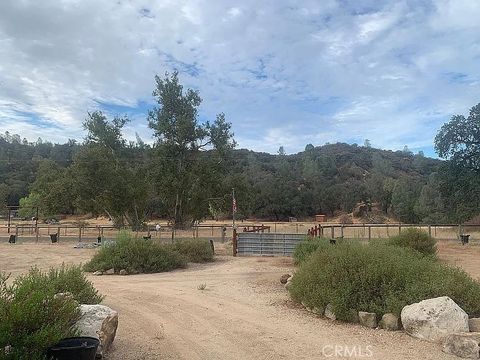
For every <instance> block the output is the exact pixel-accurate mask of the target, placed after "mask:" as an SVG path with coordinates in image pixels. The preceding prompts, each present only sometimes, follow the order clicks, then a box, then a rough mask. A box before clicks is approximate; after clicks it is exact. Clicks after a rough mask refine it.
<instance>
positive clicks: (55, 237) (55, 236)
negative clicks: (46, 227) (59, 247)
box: [50, 234, 58, 244]
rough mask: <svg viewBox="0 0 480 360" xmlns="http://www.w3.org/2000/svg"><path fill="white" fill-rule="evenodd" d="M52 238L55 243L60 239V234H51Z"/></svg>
mask: <svg viewBox="0 0 480 360" xmlns="http://www.w3.org/2000/svg"><path fill="white" fill-rule="evenodd" d="M50 240H51V241H52V244H53V243H56V242H57V241H58V234H50Z"/></svg>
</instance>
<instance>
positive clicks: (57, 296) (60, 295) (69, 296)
mask: <svg viewBox="0 0 480 360" xmlns="http://www.w3.org/2000/svg"><path fill="white" fill-rule="evenodd" d="M53 298H54V299H55V300H61V301H66V300H68V301H72V300H74V299H73V295H72V293H71V292H68V291H67V292H63V293H58V294H55V295H53Z"/></svg>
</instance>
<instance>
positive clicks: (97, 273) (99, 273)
mask: <svg viewBox="0 0 480 360" xmlns="http://www.w3.org/2000/svg"><path fill="white" fill-rule="evenodd" d="M92 275H95V276H100V275H103V271H100V270H98V271H95V272H94V273H93V274H92Z"/></svg>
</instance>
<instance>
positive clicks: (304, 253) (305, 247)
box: [293, 238, 331, 265]
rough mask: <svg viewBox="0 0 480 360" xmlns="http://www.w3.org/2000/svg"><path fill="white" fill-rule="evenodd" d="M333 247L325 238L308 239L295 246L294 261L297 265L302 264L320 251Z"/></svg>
mask: <svg viewBox="0 0 480 360" xmlns="http://www.w3.org/2000/svg"><path fill="white" fill-rule="evenodd" d="M328 246H331V245H330V242H329V240H327V239H324V238H307V239H306V240H304V241H302V242H301V243H299V244H298V245H297V246H295V250H294V252H293V259H294V261H295V264H297V265H298V264H301V263H303V262H304V261H306V260H308V258H309V257H310V256H311V255H312V254H313V253H314V252H315V251H317V250H318V249H323V248H325V247H328Z"/></svg>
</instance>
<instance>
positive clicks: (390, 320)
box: [380, 313, 400, 331]
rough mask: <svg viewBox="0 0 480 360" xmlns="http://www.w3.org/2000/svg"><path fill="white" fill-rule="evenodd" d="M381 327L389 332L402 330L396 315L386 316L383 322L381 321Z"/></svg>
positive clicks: (383, 317)
mask: <svg viewBox="0 0 480 360" xmlns="http://www.w3.org/2000/svg"><path fill="white" fill-rule="evenodd" d="M380 327H381V328H382V329H385V330H388V331H397V330H399V329H400V324H399V323H398V316H396V315H394V314H391V313H389V314H384V315H383V316H382V320H380Z"/></svg>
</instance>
